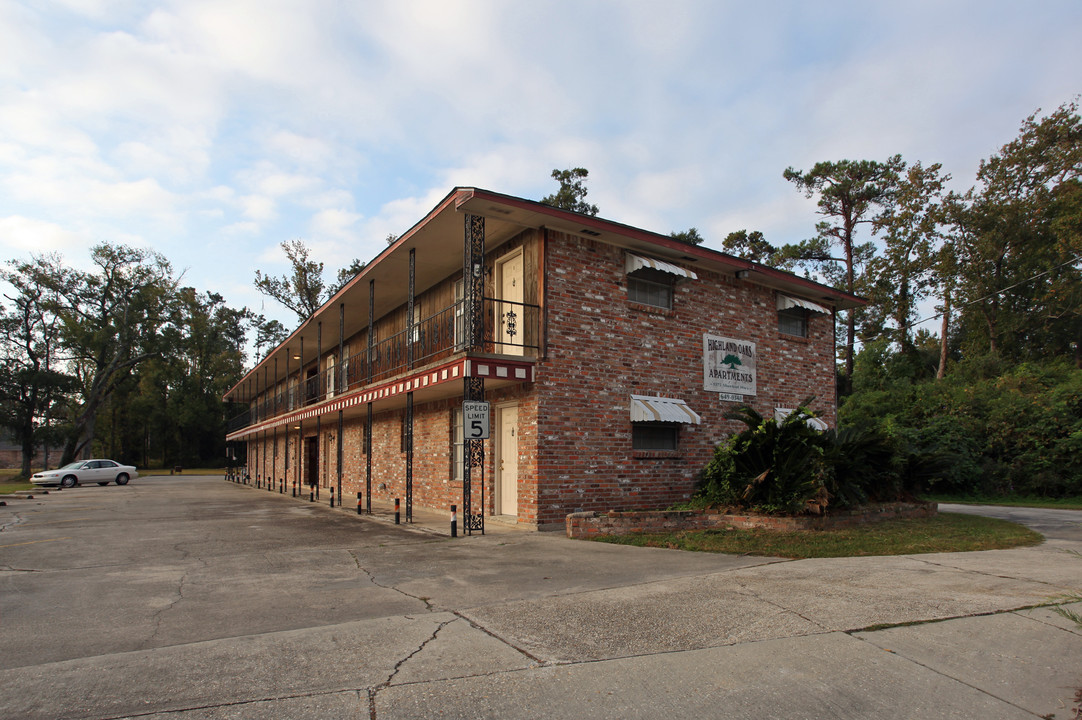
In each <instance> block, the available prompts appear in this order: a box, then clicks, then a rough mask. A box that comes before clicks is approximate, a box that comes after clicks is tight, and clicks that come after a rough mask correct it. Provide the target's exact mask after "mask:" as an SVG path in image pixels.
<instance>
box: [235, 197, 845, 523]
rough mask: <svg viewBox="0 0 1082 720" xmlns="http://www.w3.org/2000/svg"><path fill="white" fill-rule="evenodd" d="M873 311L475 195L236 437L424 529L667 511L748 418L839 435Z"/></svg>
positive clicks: (261, 472) (288, 365)
mask: <svg viewBox="0 0 1082 720" xmlns="http://www.w3.org/2000/svg"><path fill="white" fill-rule="evenodd" d="M861 302H862V301H861V300H860V299H859V298H856V297H853V296H851V295H848V294H846V293H843V292H839V291H837V290H834V289H832V288H830V287H826V286H824V285H821V284H818V283H816V282H813V281H810V280H807V279H804V278H801V277H798V276H796V275H793V274H790V273H786V272H782V271H779V270H776V269H773V268H769V267H765V266H763V265H759V264H756V263H753V262H750V261H748V260H743V259H740V258H736V257H733V256H730V255H726V254H724V253H720V252H717V251H714V250H710V249H707V248H703V247H698V246H693V245H688V244H686V243H682V242H679V241H677V240H675V239H673V238H671V237H670V236H667V235H661V234H657V233H653V232H649V231H647V230H642V229H639V228H635V227H630V226H628V225H622V224H620V223H616V222H612V221H609V220H604V219H601V218H598V217H591V216H585V215H580V214H577V213H572V212H568V211H564V210H560V209H557V208H553V207H549V206H546V205H542V204H540V203H537V202H534V201H530V200H523V199H521V198H516V197H510V196H507V195H501V194H498V193H494V192H490V191H487V190H481V189H478V188H455V189H454V190H453V191H452V192H451V193H450V194H449V195H447V197H446V198H444V199H443V201H441V202H440V203H439V204H438V205H437V206H436V207H435V208H434V209H433V210H432V211H431V212H429V213H428V215H426V216H425V217H424V218H422V219H421V220H420V221H419V222H418V223H417V224H416V225H414V226H413V227H412V228H410V229H409V230H408V231H407V232H405V233H403V234H402V236H401V237H399V238H398V239H397V240H395V241H394V243H393V244H391V245H390V246H389V247H387V248H386V249H385V250H384V251H383V252H382V253H380V255H379V256H378V257H376V258H375V259H374V260H373V261H372V262H371V263H369V264H368V265H367V266H366V267H365V268H364V270H363V271H362V272H361V273H360V274H359V275H357V276H356V277H355V278H354V279H353V280H352V281H350V282H349V283H348V284H347V285H346V286H345V287H343V288H342V289H341V290H340V291H339V292H338V293H337V294H336V295H335V296H334V297H332V298H331V299H330V300H328V301H327V303H326V304H325V305H323V307H321V308H320V309H319V310H318V311H317V312H316V313H315V314H313V315H312V317H310V318H309V319H308V320H306V321H305V322H304V323H303V324H301V326H300V327H298V328H297V329H296V330H295V331H294V332H293V334H292V335H290V336H289V337H288V338H287V339H286V340H285V341H284V342H283V343H282V344H280V345H279V346H278V347H276V348H275V349H274V350H272V351H271V352H270V353H269V354H268V355H267V356H266V357H264V358H263V359H262V360H260V361H259V363H258V364H257V365H256V366H255V367H254V368H253V369H252V370H251V371H250V372H249V373H248V374H247V375H246V376H245V377H244V378H243V379H242V380H241V381H240V382H239V383H238V384H237V385H236V386H235V387H233V388H232V389H231V390H230V391H229V392H228V393H227V395H226V398H227V399H228V400H231V401H235V402H240V403H245V404H247V405H248V406H249V410H248V411H247V412H245V413H244V414H243V415H241V416H240V417H238V418H235V419H234V421H233V422H232V424H231V426H230V429H229V434H228V440H229V441H231V442H232V443H243V444H245V446H246V447H245V449H246V457H247V471H248V472H249V473H250V474H251V476H252V477H253V478H260V479H262V481H264V482H265V481H267V480H270V481H271V482H273V483H274V484H275V486H276V487H282V486H283V485H284V486H285V487H290V486H291V485H292V483H294V482H295V483H297V484H298V485H299V486H307V485H316V486H318V487H322V488H327V489H328V490H329V489H330V488H334V489H335V491H336V493H337V496H338V498H339V499H341V498H342V496H343V494H345V495H347V496H350V497H352V496H353V493H361V494H362V497H363V499H364V502H365V504H366V507H368V508H370V507H371V503H372V502H373V499H375V501H376V502H377V503H379V502H388V501H392V500H393V499H394V498H402V500H403V502H404V503H405V507H404V512H405V514H406V517H407V519H409V517H410V515H411V513H412V507H413V506H414V504H417V505H418V506H423V507H428V508H437V509H441V510H446V509H447V508H448V507H449V506H450V505H452V504H454V505H457V506H458V507H459V509H460V511H464V512H466V513H467V516H468V519H465V518H464V520H463V524H464V527H466V528H467V529H468V530H476V529H481V523H482V522H483V518H493V517H495V518H499V519H500V520H501V521H513V522H516V523H520V524H524V525H527V526H530V527H536V528H544V527H562V526H563V522H564V517H565V516H566V515H567V514H568V513H571V512H576V511H581V510H608V509H646V508H659V507H665V506H668V505H670V504H672V503H674V502H677V501H680V500H683V499H686V498H688V497H689V496H690V494H691V493H692V492H693V490H694V487H695V482H696V477H697V474H698V473H699V471H700V470H701V469H702V467H703V466H704V465H705V464H706V463H707V462H708V461H709V459H710V457H711V454H712V452H713V449H714V447H715V446H716V445H717V443H718V442H720V441H722V440H723V439H724V438H725V437H726V436H727V435H728V434H729V433H730V432H733V431H734V430H737V429H739V428H738V427H736V426H734V424H733V423H732V422H731V421H726V420H725V419H724V418H723V414H724V413H725V412H726V411H727V410H728V409H730V408H731V407H733V405H734V404H736V403H739V402H745V403H747V404H750V405H751V406H753V407H754V408H756V409H757V410H759V411H760V412H762V413H764V414H771V415H772V414H779V415H780V414H783V413H784V412H786V411H787V410H790V409H792V408H794V407H796V406H797V405H798V404H799V403H801V402H802V401H803V400H805V399H806V398H808V397H810V396H814V397H815V398H816V399H815V402H814V404H813V406H812V407H813V408H814V409H815V410H817V411H818V413H819V414H820V416H821V418H822V419H823V421H824V422H825V423H826V424H828V425H833V424H834V420H835V409H836V397H835V339H834V324H835V318H834V314H835V312H836V311H837V310H839V309H846V308H852V307H855V306H857V305H859V304H860V303H861ZM478 402H484V403H487V405H476V403H478ZM464 403H470V404H469V405H468V406H467V410H468V412H467V417H466V418H465V419H464V417H463V407H464ZM486 408H487V411H488V412H487V413H485V412H484V410H485V409H486ZM486 420H487V422H486ZM486 429H487V430H488V438H487V439H477V437H478V436H481V435H482V434H484V432H485V430H486Z"/></svg>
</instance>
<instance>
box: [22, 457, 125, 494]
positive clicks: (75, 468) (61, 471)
mask: <svg viewBox="0 0 1082 720" xmlns="http://www.w3.org/2000/svg"><path fill="white" fill-rule="evenodd" d="M137 477H139V472H138V471H137V470H136V469H135V468H134V467H132V466H131V465H121V464H120V463H117V462H113V461H112V460H79V461H77V462H73V463H71V464H70V465H65V466H64V467H62V468H57V469H56V470H45V471H43V472H39V473H37V474H35V475H34V476H33V477H31V478H30V482H32V483H34V484H35V485H59V486H60V487H65V488H70V487H75V486H76V485H80V484H86V483H92V482H95V483H97V484H98V485H108V484H109V483H111V482H115V483H116V484H117V485H127V484H128V481H129V480H133V479H135V478H137Z"/></svg>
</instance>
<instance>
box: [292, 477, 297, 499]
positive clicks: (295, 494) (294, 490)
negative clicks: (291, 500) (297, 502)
mask: <svg viewBox="0 0 1082 720" xmlns="http://www.w3.org/2000/svg"><path fill="white" fill-rule="evenodd" d="M293 497H297V481H296V480H294V481H293Z"/></svg>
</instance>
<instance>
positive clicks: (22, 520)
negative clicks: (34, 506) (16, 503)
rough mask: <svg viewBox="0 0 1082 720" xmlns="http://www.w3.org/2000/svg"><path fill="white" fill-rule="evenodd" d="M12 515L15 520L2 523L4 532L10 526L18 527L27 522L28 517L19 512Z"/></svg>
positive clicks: (0, 524) (1, 529) (0, 528)
mask: <svg viewBox="0 0 1082 720" xmlns="http://www.w3.org/2000/svg"><path fill="white" fill-rule="evenodd" d="M11 517H12V520H13V521H14V522H4V523H0V532H4V531H5V530H7V529H8V528H13V527H18V526H19V525H22V524H23V523H25V522H26V518H24V517H23V516H22V515H20V514H19V513H17V512H15V513H12V514H11Z"/></svg>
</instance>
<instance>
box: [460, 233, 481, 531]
mask: <svg viewBox="0 0 1082 720" xmlns="http://www.w3.org/2000/svg"><path fill="white" fill-rule="evenodd" d="M463 240H464V242H463V252H462V285H463V295H464V297H463V300H464V303H465V308H464V310H465V312H464V315H465V325H466V327H465V335H466V338H465V340H466V352H467V354H469V353H473V352H477V351H478V350H479V349H480V348H482V346H483V344H484V331H485V318H484V297H485V219H484V217H482V216H480V215H466V217H465V235H464V238H463ZM484 399H485V381H484V379H483V378H474V377H468V376H467V377H466V378H464V380H463V387H462V400H463V402H465V401H477V400H484ZM463 430H465V428H463ZM483 442H484V441H482V440H476V439H467V438H466V437H465V433H463V438H462V444H463V448H462V520H463V525H464V529H465V531H466V533H467V534H470V535H472V534H473V531H474V530H479V531H480V532H481V534H482V535H483V534H484V532H485V485H484V482H485V481H484V465H485V448H484V444H483ZM473 468H479V470H478V477H477V480H478V483H477V485H478V499H479V500H480V502H479V508H478V509H479V512H477V513H476V514H474V512H473V480H474V477H473Z"/></svg>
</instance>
